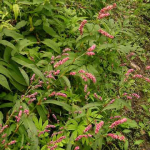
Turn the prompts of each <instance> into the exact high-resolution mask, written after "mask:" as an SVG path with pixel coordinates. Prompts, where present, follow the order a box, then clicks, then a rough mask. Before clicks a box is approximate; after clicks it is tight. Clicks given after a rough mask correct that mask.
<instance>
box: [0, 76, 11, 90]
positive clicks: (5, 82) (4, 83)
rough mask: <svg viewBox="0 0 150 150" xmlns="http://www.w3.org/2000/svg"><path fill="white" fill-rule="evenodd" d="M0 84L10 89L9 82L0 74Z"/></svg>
mask: <svg viewBox="0 0 150 150" xmlns="http://www.w3.org/2000/svg"><path fill="white" fill-rule="evenodd" d="M0 85H2V86H3V87H5V88H6V89H8V90H9V91H11V89H10V87H9V84H8V82H7V79H6V78H5V76H3V75H1V74H0Z"/></svg>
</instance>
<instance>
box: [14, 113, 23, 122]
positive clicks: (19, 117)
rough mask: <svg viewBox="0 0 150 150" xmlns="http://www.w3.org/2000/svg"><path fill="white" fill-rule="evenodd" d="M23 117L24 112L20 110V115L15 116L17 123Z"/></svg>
mask: <svg viewBox="0 0 150 150" xmlns="http://www.w3.org/2000/svg"><path fill="white" fill-rule="evenodd" d="M21 116H22V110H20V111H19V114H18V116H15V118H16V121H17V122H19V121H20V119H21Z"/></svg>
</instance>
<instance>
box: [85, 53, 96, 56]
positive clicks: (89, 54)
mask: <svg viewBox="0 0 150 150" xmlns="http://www.w3.org/2000/svg"><path fill="white" fill-rule="evenodd" d="M86 55H88V56H93V55H95V53H94V52H87V53H86Z"/></svg>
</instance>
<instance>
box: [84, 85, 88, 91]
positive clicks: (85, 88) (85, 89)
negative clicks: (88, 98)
mask: <svg viewBox="0 0 150 150" xmlns="http://www.w3.org/2000/svg"><path fill="white" fill-rule="evenodd" d="M87 87H88V86H87V84H86V85H85V86H84V92H87Z"/></svg>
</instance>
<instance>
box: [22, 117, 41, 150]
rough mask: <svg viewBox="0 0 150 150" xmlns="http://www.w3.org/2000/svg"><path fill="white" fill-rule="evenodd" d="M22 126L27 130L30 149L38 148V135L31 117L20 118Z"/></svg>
mask: <svg viewBox="0 0 150 150" xmlns="http://www.w3.org/2000/svg"><path fill="white" fill-rule="evenodd" d="M22 121H23V124H24V127H25V128H26V130H27V132H28V136H29V138H30V143H31V147H30V148H31V149H32V150H38V143H39V141H38V137H37V128H36V126H35V124H34V123H33V121H32V118H30V117H24V118H22Z"/></svg>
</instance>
